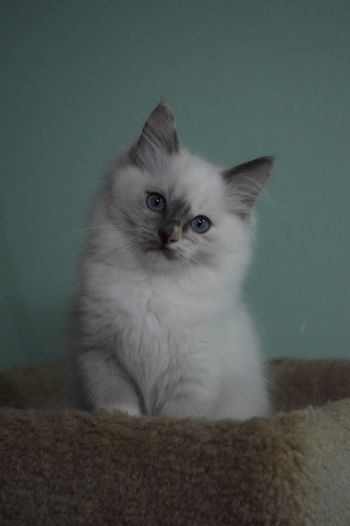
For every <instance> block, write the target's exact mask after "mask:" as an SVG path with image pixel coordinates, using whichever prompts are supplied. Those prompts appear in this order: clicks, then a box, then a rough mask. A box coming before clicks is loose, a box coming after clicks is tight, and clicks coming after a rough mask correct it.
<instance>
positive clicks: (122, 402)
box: [76, 149, 269, 419]
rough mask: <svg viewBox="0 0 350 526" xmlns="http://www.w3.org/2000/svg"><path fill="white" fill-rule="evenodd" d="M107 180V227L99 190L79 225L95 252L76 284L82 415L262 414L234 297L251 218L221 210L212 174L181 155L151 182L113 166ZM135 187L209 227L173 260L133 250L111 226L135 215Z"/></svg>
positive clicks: (240, 308) (223, 194)
mask: <svg viewBox="0 0 350 526" xmlns="http://www.w3.org/2000/svg"><path fill="white" fill-rule="evenodd" d="M111 180H112V182H113V185H112V190H109V191H112V192H113V193H114V199H115V209H113V211H112V214H113V213H115V221H114V220H111V217H110V211H109V213H107V207H106V202H105V194H104V192H105V190H104V189H102V190H101V192H100V194H99V196H98V197H97V199H96V202H95V204H94V206H93V209H92V213H91V215H90V219H89V225H88V226H89V228H90V229H91V230H90V238H89V241H88V246H89V245H93V246H94V247H95V248H94V251H93V253H92V254H91V255H89V252H88V251H87V252H86V254H85V256H83V258H82V265H81V274H80V279H81V287H82V288H81V291H80V293H79V299H78V303H79V308H80V313H81V320H80V325H81V326H82V327H83V330H82V331H81V334H80V335H79V345H78V346H77V350H76V352H77V358H76V359H77V363H78V369H79V375H80V377H81V379H82V383H83V385H84V386H85V392H86V395H87V398H88V402H89V404H90V406H92V407H93V408H95V409H99V408H107V409H120V410H122V411H126V412H128V413H129V414H132V415H140V414H141V413H146V414H150V415H155V416H173V417H187V416H194V417H206V418H209V419H218V418H236V419H247V418H250V417H252V416H258V415H260V416H261V415H267V414H268V413H269V400H268V393H267V388H266V381H265V377H264V371H263V365H262V361H261V358H260V350H259V344H258V341H257V338H256V335H255V330H254V326H253V323H252V320H251V318H250V317H249V315H248V313H247V311H246V309H245V306H244V305H243V303H242V301H241V298H240V291H241V284H242V280H243V278H244V275H245V272H246V269H247V266H248V264H249V261H250V256H251V242H252V239H253V238H254V228H253V227H254V221H253V219H251V220H250V221H248V220H242V219H241V218H240V217H238V215H235V214H233V213H232V212H231V211H229V208H232V206H230V207H229V206H228V204H227V203H226V199H227V195H228V189H227V188H226V185H225V182H224V180H223V178H222V177H221V175H220V170H219V169H218V168H217V167H215V166H213V165H211V164H209V163H207V162H205V161H203V160H201V159H199V158H197V157H195V156H193V155H191V154H190V153H189V152H187V151H186V150H184V149H181V150H180V152H179V153H178V154H176V155H173V156H171V158H168V159H165V160H164V163H161V162H160V163H158V164H157V165H155V166H154V167H153V168H152V173H147V172H143V173H141V170H140V169H139V168H137V167H135V166H131V165H127V166H123V165H119V164H116V166H115V168H114V172H113V174H112V176H111ZM136 187H137V188H138V190H137V192H135V194H136V195H137V196H139V195H143V194H144V191H146V190H149V191H157V192H162V193H164V194H166V193H167V192H169V191H170V190H171V191H172V192H173V194H174V195H175V196H178V197H179V198H181V197H183V196H186V197H189V199H188V200H189V202H190V203H191V209H192V211H193V216H195V215H196V214H204V215H206V216H208V217H209V218H210V219H211V220H212V223H213V226H212V227H211V229H210V230H209V231H208V233H207V234H205V236H207V237H206V238H205V237H204V236H203V237H202V238H200V237H199V236H200V235H199V234H196V233H192V234H191V233H190V234H189V238H186V239H185V238H184V239H180V240H179V241H178V242H177V244H178V245H179V246H178V247H176V249H178V250H179V251H180V253H181V255H182V258H181V261H180V262H179V261H168V260H167V259H166V258H165V257H164V256H163V255H162V254H160V253H157V252H155V253H147V254H140V253H139V252H135V251H133V250H132V249H131V247H130V243H129V241H128V233H127V232H125V230H124V229H123V228H119V227H118V224H119V223H118V220H119V218H120V214H122V213H123V207H129V209H130V207H132V206H142V205H141V204H140V203H141V201H137V204H136V205H135V203H136V201H135V203H134V202H133V199H134V198H135V199H136V197H135V196H134V192H133V190H132V189H133V188H136ZM169 189H170V190H169ZM231 199H232V197H231ZM231 205H232V203H231ZM145 213H148V211H145ZM149 213H150V214H152V213H153V212H151V211H149ZM191 235H192V236H193V243H197V244H198V245H196V246H198V247H200V246H201V244H202V245H203V247H204V245H205V250H206V251H207V252H208V261H207V262H203V264H192V263H191V256H192V255H193V250H195V248H193V246H195V245H193V246H192V240H191ZM130 378H132V380H130ZM135 386H137V389H136V388H135ZM140 397H141V398H142V403H140Z"/></svg>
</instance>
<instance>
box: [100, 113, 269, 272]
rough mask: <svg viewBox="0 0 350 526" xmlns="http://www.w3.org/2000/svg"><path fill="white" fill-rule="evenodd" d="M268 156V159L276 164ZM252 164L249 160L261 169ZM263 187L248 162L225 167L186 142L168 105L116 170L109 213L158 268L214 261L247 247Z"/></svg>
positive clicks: (134, 252)
mask: <svg viewBox="0 0 350 526" xmlns="http://www.w3.org/2000/svg"><path fill="white" fill-rule="evenodd" d="M267 159H268V158H263V160H264V161H261V162H260V163H261V164H263V165H264V166H265V165H266V164H269V166H270V165H271V161H270V160H268V161H267ZM253 163H254V162H253ZM255 163H256V164H258V165H259V167H260V163H259V162H257V161H255ZM248 165H249V163H248V164H247V165H242V166H244V167H246V168H245V170H246V171H247V167H248V168H249V170H250V172H253V171H256V165H252V166H250V167H249V166H248ZM234 170H236V173H233V175H231V172H234ZM249 170H248V171H249ZM231 179H235V184H232V181H231ZM242 181H243V182H242ZM248 181H249V177H248ZM245 186H246V187H245ZM257 188H259V189H260V187H259V182H256V181H254V184H253V185H252V184H248V185H247V184H246V181H245V180H243V179H242V173H241V171H240V167H238V168H236V169H233V170H231V171H229V170H227V171H222V170H221V169H220V168H217V167H215V166H213V165H211V164H209V163H208V162H206V161H204V160H202V159H200V158H198V157H195V156H193V155H191V154H190V153H189V152H187V151H186V150H185V149H184V148H180V146H179V142H178V138H177V133H176V129H175V124H174V119H173V116H172V113H171V111H170V109H169V108H168V107H167V106H165V105H163V104H161V105H160V106H158V107H157V108H156V109H155V110H154V112H153V113H152V114H151V116H150V118H149V119H148V121H147V122H146V124H145V127H144V129H143V132H142V135H141V136H140V138H139V140H138V142H137V143H136V145H135V146H134V147H133V148H132V149H131V150H130V151H129V152H128V153H127V154H126V156H125V158H124V159H123V160H122V162H119V163H118V164H117V167H116V169H115V171H113V172H112V173H111V176H110V185H109V189H110V190H109V195H108V207H109V215H110V217H111V218H112V222H113V225H114V228H115V229H116V234H117V232H118V235H119V244H120V239H122V243H123V245H124V249H125V250H126V251H128V253H129V254H130V256H132V257H134V258H136V259H137V260H139V261H140V262H141V263H142V264H144V265H147V266H149V267H150V268H154V269H155V270H162V269H164V270H166V269H171V268H174V266H175V265H180V266H181V267H182V268H183V266H184V265H209V266H211V265H212V264H213V263H214V262H215V261H217V260H218V259H220V258H224V257H225V256H226V255H227V254H228V253H230V254H233V255H234V254H235V253H236V254H237V258H239V257H240V256H241V255H242V252H244V251H245V247H246V244H247V243H246V242H247V233H248V230H249V209H250V206H251V202H252V201H253V200H254V198H255V197H256V195H255V194H257V191H256V190H257ZM242 189H243V190H242Z"/></svg>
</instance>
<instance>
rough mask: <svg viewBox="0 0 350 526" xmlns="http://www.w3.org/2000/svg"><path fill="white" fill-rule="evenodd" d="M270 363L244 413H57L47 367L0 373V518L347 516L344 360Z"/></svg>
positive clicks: (218, 521)
mask: <svg viewBox="0 0 350 526" xmlns="http://www.w3.org/2000/svg"><path fill="white" fill-rule="evenodd" d="M271 370H272V376H273V378H274V400H275V407H276V411H277V412H276V414H275V415H274V416H272V417H270V418H253V419H251V420H248V421H246V422H237V421H232V420H231V421H230V420H222V421H217V422H209V421H204V420H194V419H184V420H178V419H166V418H162V419H151V418H146V417H142V418H138V417H129V416H126V415H124V414H121V413H118V412H114V413H107V412H104V411H102V412H99V413H95V414H90V413H87V412H78V411H67V410H66V411H63V410H60V409H59V397H58V392H59V387H60V373H59V367H58V366H55V365H46V366H42V367H30V368H24V369H19V368H14V369H10V370H6V371H2V372H0V405H1V408H0V524H1V525H4V526H5V525H16V526H20V525H26V526H27V525H32V524H33V525H35V526H39V525H69V526H74V525H78V524H79V525H84V526H85V525H90V524H91V525H109V524H111V525H123V524H126V525H140V526H141V525H142V526H144V525H146V526H147V525H198V526H199V525H213V526H214V525H215V526H218V525H223V524H235V525H239V526H244V525H254V526H259V525H271V526H272V525H293V526H299V525H300V526H301V525H317V526H322V525H332V526H340V525H343V526H345V525H349V524H350V361H345V360H328V361H325V360H319V361H298V360H287V359H282V360H274V361H273V362H272V363H271ZM346 397H348V398H346Z"/></svg>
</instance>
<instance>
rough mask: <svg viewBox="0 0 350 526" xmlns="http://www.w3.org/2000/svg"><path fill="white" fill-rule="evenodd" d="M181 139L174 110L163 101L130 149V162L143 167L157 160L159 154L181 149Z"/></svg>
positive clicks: (169, 153)
mask: <svg viewBox="0 0 350 526" xmlns="http://www.w3.org/2000/svg"><path fill="white" fill-rule="evenodd" d="M179 148H180V146H179V139H178V135H177V131H176V124H175V118H174V115H173V112H172V110H171V108H170V106H168V105H167V104H165V103H164V102H161V103H160V104H158V106H157V107H156V108H155V109H154V110H153V111H152V113H151V114H150V116H149V117H148V119H147V121H146V123H145V125H144V127H143V129H142V132H141V135H140V137H139V138H138V140H137V142H136V144H134V146H132V148H131V149H130V151H129V155H128V159H129V162H131V163H132V164H135V165H136V166H138V167H139V168H141V169H144V168H147V166H148V165H149V164H150V163H154V162H156V161H157V158H158V157H159V155H162V154H163V155H164V154H167V155H173V154H175V153H178V151H179Z"/></svg>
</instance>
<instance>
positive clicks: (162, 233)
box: [159, 221, 180, 245]
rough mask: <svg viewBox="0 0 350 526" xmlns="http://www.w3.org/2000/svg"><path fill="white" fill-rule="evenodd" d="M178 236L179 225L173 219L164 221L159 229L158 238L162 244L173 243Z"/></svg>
mask: <svg viewBox="0 0 350 526" xmlns="http://www.w3.org/2000/svg"><path fill="white" fill-rule="evenodd" d="M179 237H180V227H179V224H178V223H176V222H175V221H172V222H170V223H166V224H165V225H163V226H162V227H161V228H160V229H159V238H160V240H161V242H162V245H169V244H170V243H175V242H176V241H178V240H179Z"/></svg>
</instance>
